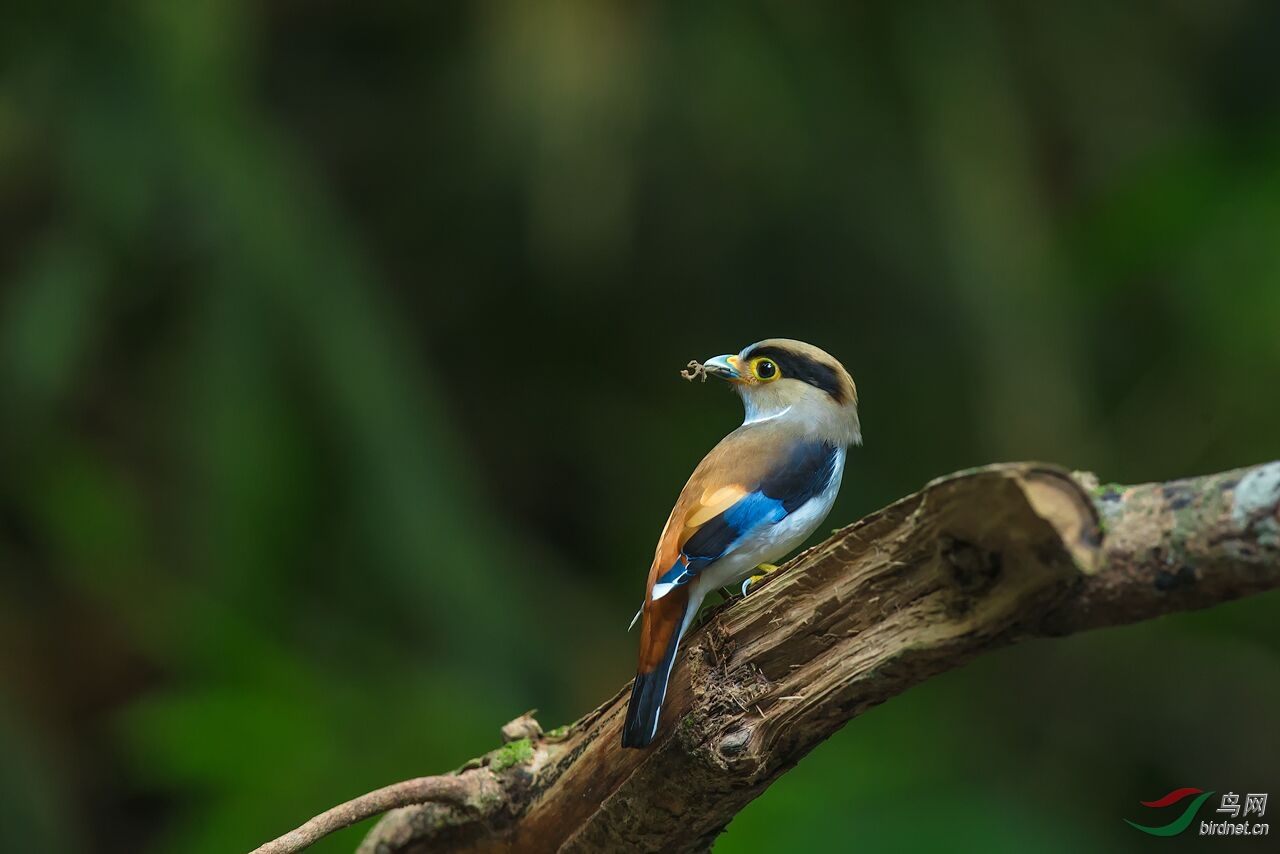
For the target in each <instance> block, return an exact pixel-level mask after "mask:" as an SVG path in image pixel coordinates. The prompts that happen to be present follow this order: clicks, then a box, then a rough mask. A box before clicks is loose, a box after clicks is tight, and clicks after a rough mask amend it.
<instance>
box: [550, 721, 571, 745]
mask: <svg viewBox="0 0 1280 854" xmlns="http://www.w3.org/2000/svg"><path fill="white" fill-rule="evenodd" d="M568 734H569V725H568V724H565V725H563V726H558V727H553V728H552V729H549V730H547V733H546V736H547V738H548V739H549V740H551V741H559V740H560V739H562V738H564V737H565V736H566V735H568Z"/></svg>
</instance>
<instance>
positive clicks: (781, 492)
mask: <svg viewBox="0 0 1280 854" xmlns="http://www.w3.org/2000/svg"><path fill="white" fill-rule="evenodd" d="M702 367H703V369H704V371H705V376H711V377H718V378H720V379H723V380H726V381H727V382H728V383H729V384H730V386H731V387H732V388H733V389H734V390H735V391H736V392H737V393H738V395H739V396H740V397H741V398H742V403H743V408H744V410H745V415H744V418H743V421H742V425H741V426H740V427H738V428H737V429H736V430H734V431H733V432H732V433H730V434H729V435H728V436H726V437H725V438H724V439H722V440H721V441H720V443H719V444H718V445H716V446H715V448H713V449H712V450H711V452H710V453H709V454H707V455H706V457H704V458H703V460H702V462H700V463H699V464H698V466H697V468H695V469H694V471H693V474H692V475H691V476H690V477H689V481H688V483H686V484H685V487H684V489H683V490H682V491H681V493H680V497H679V498H678V499H677V500H676V504H675V507H674V509H672V511H671V515H670V516H669V517H668V519H667V523H666V526H665V527H664V528H663V529H662V535H661V536H660V537H659V539H658V546H657V549H656V550H655V552H654V558H653V563H652V565H651V566H650V569H649V576H648V581H647V584H646V586H645V598H644V604H643V606H641V609H640V612H639V613H638V614H637V615H636V617H637V619H639V620H640V623H641V625H640V653H639V661H638V663H637V666H636V678H635V682H634V683H633V684H632V688H631V698H630V700H629V702H628V704H627V716H626V721H625V723H624V724H623V728H622V746H623V747H629V748H644V747H648V746H649V744H650V743H652V742H653V740H654V738H655V736H656V735H657V732H658V719H659V716H660V714H661V711H662V703H663V700H664V699H665V697H666V693H667V681H668V680H669V679H670V677H671V668H672V665H673V664H674V663H675V658H676V652H677V650H678V649H679V647H680V640H681V638H682V637H683V636H684V634H685V632H686V631H687V630H688V628H689V625H690V623H692V622H693V618H694V617H695V616H696V615H697V613H698V609H699V607H700V606H701V604H702V600H703V597H704V596H706V594H707V593H708V592H710V591H712V590H716V589H718V588H721V587H724V586H727V585H732V584H736V583H738V582H740V581H742V580H743V579H744V578H749V577H750V576H751V575H752V572H753V571H754V570H756V569H757V568H758V567H762V568H763V569H764V570H768V569H770V568H775V569H776V567H772V563H771V562H772V561H775V560H778V559H779V558H781V557H782V556H783V555H786V554H787V553H788V552H790V551H791V550H792V549H794V548H796V547H797V546H799V545H800V544H801V543H802V542H804V540H805V539H806V538H808V536H809V535H810V534H812V533H813V532H814V531H815V530H816V529H817V527H818V526H819V525H820V524H822V520H823V519H825V518H826V516H827V513H828V512H829V511H830V510H831V505H832V503H833V502H834V501H835V498H836V493H837V492H839V490H840V482H841V479H842V477H843V475H844V464H845V456H846V452H847V450H848V448H849V446H850V445H860V444H862V432H861V425H860V424H859V421H858V390H857V387H856V386H855V385H854V382H853V378H852V377H851V376H850V375H849V372H848V371H846V370H845V369H844V366H843V365H841V364H840V363H839V362H838V361H836V359H835V358H834V357H833V356H831V354H829V353H827V352H826V351H825V350H821V349H819V348H818V347H815V346H813V345H812V344H806V343H804V342H803V341H796V340H794V339H789V338H769V339H766V340H763V341H757V342H756V343H754V344H751V345H749V346H747V347H746V348H744V349H743V350H742V351H741V352H739V353H737V354H731V355H724V356H716V357H714V358H712V359H708V360H706V361H705V362H703V363H702ZM743 587H744V593H745V592H746V587H747V585H746V584H744V585H743ZM632 625H633V626H634V625H635V620H633V621H632Z"/></svg>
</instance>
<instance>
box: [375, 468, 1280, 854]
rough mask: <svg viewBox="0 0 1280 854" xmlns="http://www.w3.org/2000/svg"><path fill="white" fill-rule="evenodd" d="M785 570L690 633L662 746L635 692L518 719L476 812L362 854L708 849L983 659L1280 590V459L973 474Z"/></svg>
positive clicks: (409, 810) (436, 816)
mask: <svg viewBox="0 0 1280 854" xmlns="http://www.w3.org/2000/svg"><path fill="white" fill-rule="evenodd" d="M784 569H785V571H784V572H780V573H777V574H776V575H775V576H773V577H772V578H771V579H770V580H769V581H768V582H767V583H766V584H765V585H764V586H763V587H762V588H761V589H760V590H758V591H757V592H755V593H753V595H751V596H749V597H747V598H746V599H745V600H742V601H738V602H733V603H731V604H730V605H728V606H727V607H724V608H722V609H720V610H719V611H718V612H716V613H714V614H713V615H712V616H711V617H710V618H709V619H707V620H706V621H704V622H703V624H702V625H701V626H700V627H699V628H697V629H696V630H694V631H692V632H691V633H690V636H689V637H688V638H687V639H686V641H685V644H684V648H683V650H682V652H681V655H680V661H679V663H678V664H677V667H676V670H675V673H674V675H673V677H672V680H671V687H670V690H669V692H668V695H667V700H666V706H665V709H664V712H663V719H662V725H661V729H660V731H659V736H658V740H657V741H655V743H654V744H653V745H652V747H650V748H649V749H647V750H642V751H636V750H623V749H622V748H620V747H619V737H620V730H621V726H622V721H623V716H624V712H625V706H626V698H627V695H628V690H629V689H628V688H624V689H623V690H621V691H619V692H618V694H617V695H615V696H614V697H613V698H611V699H610V700H608V701H607V702H605V703H604V704H603V705H602V706H600V707H599V708H597V709H595V710H594V711H592V712H591V713H589V714H587V715H586V716H585V717H583V718H582V719H580V720H579V721H577V722H575V723H574V724H573V725H572V726H570V727H568V728H567V729H565V730H563V731H552V732H550V733H543V732H542V731H541V728H540V727H538V725H537V723H536V722H535V721H533V720H532V719H531V718H528V717H525V718H522V719H518V720H517V721H513V722H512V723H511V724H509V725H508V726H507V727H504V737H505V738H507V739H508V744H507V745H506V746H505V747H503V748H500V749H499V750H496V751H494V752H492V753H490V754H488V755H486V756H484V757H481V758H480V759H478V760H475V761H474V762H472V763H469V765H468V766H466V767H464V768H463V769H460V770H459V771H458V772H455V774H453V775H446V777H447V778H448V779H456V780H460V781H461V780H465V781H466V786H467V787H469V788H471V789H473V790H474V796H473V797H456V796H455V797H451V798H449V799H447V800H439V801H437V802H432V803H424V804H418V805H414V806H409V807H404V808H401V809H397V810H395V811H394V812H391V813H389V814H388V815H386V816H385V817H384V818H383V819H382V821H381V822H379V823H378V824H377V825H376V826H375V827H374V828H373V829H372V831H371V832H370V833H369V835H368V836H367V838H366V839H365V841H364V843H363V844H362V845H361V847H360V849H359V850H360V852H361V854H375V852H377V854H417V852H427V851H432V852H439V851H475V852H514V851H565V852H595V851H621V850H629V851H676V852H681V851H705V850H707V849H708V848H709V847H710V845H711V843H712V841H713V840H714V839H715V837H716V836H717V835H718V834H719V833H720V832H721V831H722V830H724V828H725V826H726V825H727V824H728V823H729V821H730V820H731V819H732V818H733V817H734V815H736V814H737V812H738V811H739V810H741V809H742V808H743V806H745V805H746V804H747V803H748V802H749V801H751V800H752V799H753V798H755V797H757V796H759V795H760V794H761V793H762V792H763V791H764V790H765V789H766V788H768V786H769V784H770V783H772V782H773V781H774V780H775V779H777V778H778V777H779V776H780V775H781V774H783V773H785V772H786V771H787V770H788V769H790V768H791V767H793V766H794V765H795V764H796V763H797V762H798V761H799V760H800V759H801V758H802V757H803V756H804V755H805V754H806V753H808V752H809V751H810V750H812V749H813V748H814V747H815V746H816V745H817V744H818V743H820V742H821V741H823V740H824V739H826V738H827V737H829V736H830V735H831V734H832V733H834V732H835V731H836V730H838V729H839V728H840V727H842V726H844V724H846V723H848V722H849V721H850V720H852V719H853V718H855V717H857V716H858V715H859V714H861V713H862V712H863V711H865V710H866V709H868V708H871V707H872V706H875V705H877V704H879V703H883V702H884V701H885V700H887V699H889V698H891V697H894V696H896V695H898V694H900V693H902V692H903V691H905V690H907V689H908V688H910V687H911V686H912V685H915V684H917V683H919V682H921V681H923V680H925V679H928V678H929V677H931V676H933V675H935V674H938V673H942V672H943V671H946V670H950V669H951V668H954V667H957V666H959V665H962V664H964V663H965V662H967V661H969V660H970V659H972V658H973V657H974V656H976V655H978V654H980V653H982V652H985V651H987V650H992V649H996V648H999V647H1002V646H1005V645H1006V644H1009V643H1013V642H1016V641H1020V640H1024V639H1027V638H1034V637H1046V636H1057V635H1064V634H1069V633H1073V632H1077V631H1083V630H1086V629H1092V628H1098V627H1101V626H1110V625H1118V624H1122V623H1130V622H1134V621H1137V620H1145V619H1149V618H1152V617H1156V616H1159V615H1161V614H1167V613H1171V612H1176V611H1185V610H1190V609H1195V608H1203V607H1206V606H1209V605H1213V604H1215V603H1218V602H1224V601H1227V600H1230V599H1235V598H1238V597H1241V596H1246V595H1249V594H1253V593H1259V592H1262V591H1264V590H1270V589H1272V588H1275V587H1277V586H1280V462H1276V463H1270V464H1267V465H1262V466H1256V467H1253V468H1248V469H1240V470H1238V471H1233V472H1226V473H1222V474H1216V475H1210V476H1206V477H1200V478H1192V479H1188V480H1180V481H1173V482H1169V483H1156V484H1143V485H1140V486H1118V485H1099V484H1098V482H1097V479H1096V478H1094V477H1093V476H1092V475H1087V474H1078V473H1077V474H1073V473H1070V472H1067V471H1065V470H1062V469H1060V468H1056V467H1054V466H1050V465H1042V464H1034V463H1033V464H1025V463H1024V464H1009V465H997V466H991V467H987V468H981V469H975V470H971V471H967V472H960V473H958V474H955V475H952V476H950V477H946V478H942V479H939V480H936V481H934V482H932V483H930V484H928V485H927V486H926V487H925V488H924V489H923V490H921V491H920V492H918V493H915V494H914V495H911V496H909V497H907V498H904V499H902V500H901V501H898V502H896V503H895V504H892V505H890V506H889V507H887V508H885V509H883V510H881V511H879V512H877V513H874V514H872V515H871V516H868V517H867V518H865V519H863V520H861V521H859V522H857V523H855V524H853V525H850V526H848V527H846V528H843V529H842V530H840V531H837V532H836V533H835V534H834V535H833V536H831V537H830V538H829V539H828V540H826V541H825V542H824V543H822V544H821V545H819V546H817V547H815V548H813V549H810V550H809V551H807V552H805V553H804V554H802V555H800V556H799V557H798V558H796V559H795V560H793V561H792V562H791V563H790V564H789V566H788V567H785V568H784Z"/></svg>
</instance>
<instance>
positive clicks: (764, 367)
mask: <svg viewBox="0 0 1280 854" xmlns="http://www.w3.org/2000/svg"><path fill="white" fill-rule="evenodd" d="M751 375H752V376H753V377H755V378H756V379H758V380H759V381H760V382H762V383H771V382H773V381H774V380H776V379H778V378H779V377H781V376H782V371H780V370H778V363H777V362H775V361H773V359H770V358H768V357H766V356H761V357H760V358H759V359H752V360H751Z"/></svg>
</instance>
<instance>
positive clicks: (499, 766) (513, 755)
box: [489, 738, 533, 771]
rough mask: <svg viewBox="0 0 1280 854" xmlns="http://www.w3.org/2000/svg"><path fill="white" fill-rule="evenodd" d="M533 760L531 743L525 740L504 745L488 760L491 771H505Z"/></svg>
mask: <svg viewBox="0 0 1280 854" xmlns="http://www.w3.org/2000/svg"><path fill="white" fill-rule="evenodd" d="M531 759H533V742H531V741H530V740H529V739H527V738H522V739H519V740H518V741H513V742H511V743H510V744H504V745H503V746H502V747H501V748H499V749H498V750H496V751H494V753H493V756H492V757H490V759H489V769H490V770H491V771H505V770H507V769H508V768H510V767H511V766H512V765H523V764H524V763H525V762H528V761H530V760H531Z"/></svg>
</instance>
